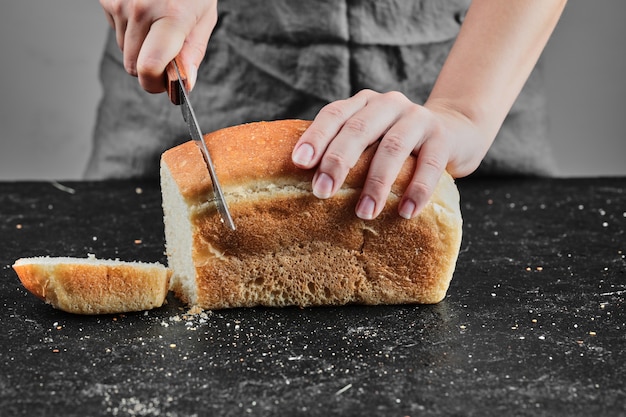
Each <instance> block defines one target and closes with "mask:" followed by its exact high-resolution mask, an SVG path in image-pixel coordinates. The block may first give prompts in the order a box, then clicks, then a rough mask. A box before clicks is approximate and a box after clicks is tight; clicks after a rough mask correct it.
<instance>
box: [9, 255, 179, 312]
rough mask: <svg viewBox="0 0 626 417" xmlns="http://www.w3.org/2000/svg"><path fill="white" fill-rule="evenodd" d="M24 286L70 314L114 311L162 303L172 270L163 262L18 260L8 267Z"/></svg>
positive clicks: (143, 307) (61, 259)
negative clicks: (163, 264)
mask: <svg viewBox="0 0 626 417" xmlns="http://www.w3.org/2000/svg"><path fill="white" fill-rule="evenodd" d="M13 269H14V270H15V272H16V273H17V275H18V277H19V278H20V281H22V284H23V285H24V287H25V288H26V289H27V290H28V291H30V292H31V293H33V294H34V295H35V296H37V297H38V298H40V299H42V300H43V301H45V302H46V303H49V304H51V305H52V306H53V307H55V308H57V309H59V310H63V311H66V312H69V313H75V314H114V313H124V312H130V311H141V310H149V309H152V308H156V307H160V306H161V305H163V302H164V301H165V298H166V296H167V292H168V289H169V278H170V276H171V271H170V270H168V269H167V268H165V267H164V266H162V265H157V264H139V263H126V262H117V261H116V262H104V263H98V262H97V261H96V260H85V262H81V260H78V259H71V260H70V261H68V259H67V258H23V259H19V260H18V261H16V262H15V264H14V265H13Z"/></svg>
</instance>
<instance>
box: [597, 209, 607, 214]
mask: <svg viewBox="0 0 626 417" xmlns="http://www.w3.org/2000/svg"><path fill="white" fill-rule="evenodd" d="M598 213H600V216H605V215H606V211H604V209H599V210H598Z"/></svg>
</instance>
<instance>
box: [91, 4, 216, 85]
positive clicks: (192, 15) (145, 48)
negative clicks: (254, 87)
mask: <svg viewBox="0 0 626 417" xmlns="http://www.w3.org/2000/svg"><path fill="white" fill-rule="evenodd" d="M100 4H101V6H102V7H103V9H104V11H105V14H106V18H107V20H108V22H109V24H110V25H111V26H112V27H113V28H114V29H115V35H116V40H117V43H118V46H119V47H120V49H121V50H122V51H123V53H124V67H125V69H126V71H127V72H128V73H129V74H131V75H134V76H137V77H138V79H139V83H140V84H141V86H142V87H143V88H144V89H145V90H146V91H148V92H151V93H159V92H162V91H164V90H165V85H164V82H163V72H164V70H165V67H166V66H167V64H168V63H169V62H170V61H171V60H172V59H174V58H175V57H176V56H177V55H179V54H180V56H181V59H182V62H183V65H184V67H185V70H186V72H187V76H188V78H189V84H190V86H191V87H192V86H193V85H194V84H195V81H196V74H197V68H198V66H199V65H200V62H201V61H202V59H203V58H204V54H205V51H206V47H207V43H208V40H209V37H210V35H211V33H212V31H213V29H214V28H215V24H216V21H217V1H216V0H194V1H192V2H186V1H182V0H149V1H147V0H100Z"/></svg>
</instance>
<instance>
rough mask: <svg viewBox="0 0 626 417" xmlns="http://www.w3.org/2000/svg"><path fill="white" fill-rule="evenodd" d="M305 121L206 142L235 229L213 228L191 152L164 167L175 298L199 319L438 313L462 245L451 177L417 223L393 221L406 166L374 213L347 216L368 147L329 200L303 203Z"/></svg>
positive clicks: (307, 180) (204, 182) (181, 150)
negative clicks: (330, 310)
mask: <svg viewBox="0 0 626 417" xmlns="http://www.w3.org/2000/svg"><path fill="white" fill-rule="evenodd" d="M309 124H310V122H309V121H303V120H281V121H274V122H257V123H250V124H245V125H239V126H234V127H231V128H226V129H222V130H219V131H216V132H213V133H210V134H207V135H206V142H207V146H208V148H209V151H210V153H211V156H212V159H213V161H214V163H215V166H216V172H217V175H218V177H219V179H220V183H221V185H222V189H223V192H224V194H225V197H226V201H227V203H228V205H229V208H230V211H231V213H232V216H233V219H234V222H235V224H236V226H237V230H235V231H231V230H229V229H228V228H226V227H225V226H224V225H223V224H222V222H221V221H220V217H219V214H218V213H217V210H216V206H215V204H214V203H213V202H212V201H211V199H212V188H211V181H210V178H209V175H208V172H207V168H206V166H205V164H204V160H203V158H202V155H201V153H200V151H199V149H198V147H197V146H196V144H195V143H194V142H187V143H184V144H182V145H179V146H177V147H174V148H172V149H169V150H168V151H166V152H165V153H164V154H163V155H162V157H161V189H162V197H163V211H164V222H165V239H166V251H167V256H168V264H169V267H170V268H171V269H172V270H173V276H172V281H171V289H172V290H173V291H174V292H175V293H176V295H177V296H178V297H179V298H181V299H182V300H183V301H184V302H186V303H188V304H190V305H195V306H198V307H201V308H204V309H219V308H229V307H249V306H258V305H263V306H276V307H279V306H288V305H297V306H319V305H343V304H349V303H359V304H399V303H437V302H439V301H441V300H442V299H443V298H444V297H445V295H446V292H447V289H448V286H449V283H450V280H451V278H452V275H453V272H454V269H455V265H456V260H457V256H458V252H459V247H460V244H461V229H462V227H461V225H462V219H461V213H460V208H459V194H458V190H457V188H456V185H455V184H454V181H453V179H452V178H451V177H450V175H448V174H445V175H443V176H442V178H441V180H440V182H439V184H438V186H437V189H436V190H435V193H434V195H433V197H432V199H431V201H430V202H429V204H428V205H427V206H426V207H425V208H424V210H423V211H422V212H421V213H420V214H419V216H418V217H417V218H415V219H413V220H406V219H403V218H401V217H400V216H399V215H398V214H397V206H398V203H399V200H400V197H401V195H402V192H403V191H404V189H405V188H406V186H407V184H408V183H409V181H410V179H411V176H412V174H413V172H414V168H415V163H416V162H415V158H414V157H410V158H408V159H407V161H406V163H405V164H404V166H403V168H402V171H401V173H400V175H399V177H398V180H397V181H396V183H395V184H394V186H393V189H392V192H391V194H390V196H389V198H388V202H387V205H386V207H385V209H384V210H383V212H382V214H381V215H380V216H379V217H378V218H376V219H375V220H371V221H364V220H361V219H359V218H357V217H356V215H355V214H354V210H355V206H356V203H357V201H358V198H359V195H360V192H361V188H362V184H363V182H364V179H365V176H366V173H367V169H368V167H369V164H370V161H371V159H372V157H373V155H374V152H375V147H371V148H369V149H367V150H366V152H365V153H364V154H363V156H362V157H361V159H360V160H359V162H358V164H357V165H356V166H355V167H354V168H353V169H352V170H351V171H350V174H349V176H348V178H347V180H346V182H345V184H344V185H343V186H342V188H341V190H340V191H339V192H338V193H337V195H335V196H334V197H332V198H330V199H328V200H319V199H317V198H316V197H315V196H313V194H312V192H311V180H312V177H313V171H312V170H302V169H298V168H297V167H295V166H294V165H293V163H292V162H291V152H292V150H293V147H294V145H295V143H296V141H297V140H298V138H299V137H300V136H301V135H302V133H303V132H304V130H305V129H306V128H307V127H308V126H309Z"/></svg>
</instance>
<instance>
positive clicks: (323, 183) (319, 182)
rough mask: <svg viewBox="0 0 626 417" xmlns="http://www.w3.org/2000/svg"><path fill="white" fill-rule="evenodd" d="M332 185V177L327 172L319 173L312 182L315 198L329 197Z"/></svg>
mask: <svg viewBox="0 0 626 417" xmlns="http://www.w3.org/2000/svg"><path fill="white" fill-rule="evenodd" d="M333 185H334V183H333V179H332V178H331V177H330V176H329V175H328V174H324V173H321V174H320V175H318V177H317V178H316V179H315V182H314V183H313V194H314V195H315V197H317V198H330V196H331V194H332V192H333Z"/></svg>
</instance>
